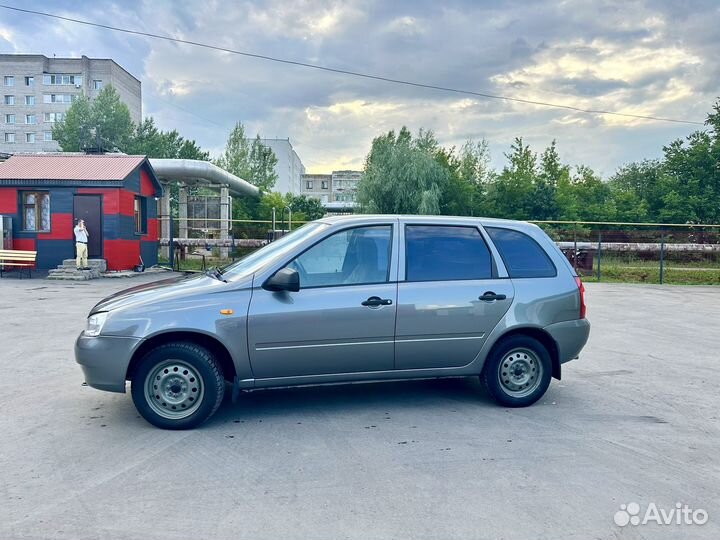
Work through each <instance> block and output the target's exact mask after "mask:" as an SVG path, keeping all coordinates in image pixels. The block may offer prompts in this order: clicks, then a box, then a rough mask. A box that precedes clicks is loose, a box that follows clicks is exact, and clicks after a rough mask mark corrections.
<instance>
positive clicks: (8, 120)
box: [5, 114, 15, 124]
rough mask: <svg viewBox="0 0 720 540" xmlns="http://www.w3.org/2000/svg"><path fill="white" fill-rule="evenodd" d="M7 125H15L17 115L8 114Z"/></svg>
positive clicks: (6, 116) (6, 117)
mask: <svg viewBox="0 0 720 540" xmlns="http://www.w3.org/2000/svg"><path fill="white" fill-rule="evenodd" d="M5 123H6V124H14V123H15V115H14V114H6V115H5Z"/></svg>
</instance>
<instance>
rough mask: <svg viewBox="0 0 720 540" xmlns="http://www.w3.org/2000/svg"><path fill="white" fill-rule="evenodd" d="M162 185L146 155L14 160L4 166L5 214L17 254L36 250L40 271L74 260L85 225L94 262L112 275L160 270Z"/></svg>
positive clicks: (1, 209)
mask: <svg viewBox="0 0 720 540" xmlns="http://www.w3.org/2000/svg"><path fill="white" fill-rule="evenodd" d="M161 196H162V187H161V185H160V182H159V181H158V178H157V176H156V175H155V172H154V171H153V168H152V166H151V165H150V162H149V161H148V159H147V158H146V157H145V156H128V155H122V154H97V155H95V154H92V155H84V154H16V155H13V156H11V157H10V158H9V159H8V160H7V161H5V162H2V163H0V215H4V216H10V217H11V218H12V223H13V226H12V234H13V246H12V248H13V249H18V250H30V251H37V265H36V266H37V268H45V269H49V268H54V267H55V266H57V265H59V264H62V261H63V260H64V259H71V258H74V257H75V239H74V238H75V237H74V233H73V228H74V225H75V221H76V220H77V219H80V218H82V219H84V220H85V224H86V227H87V229H88V231H89V238H88V251H89V257H90V258H91V259H105V260H106V261H107V268H108V270H128V269H132V268H133V267H135V265H137V264H139V263H140V260H141V258H142V261H143V262H144V264H145V265H146V266H152V265H154V264H157V259H158V247H159V238H158V216H157V206H158V205H157V200H158V199H159V198H160V197H161Z"/></svg>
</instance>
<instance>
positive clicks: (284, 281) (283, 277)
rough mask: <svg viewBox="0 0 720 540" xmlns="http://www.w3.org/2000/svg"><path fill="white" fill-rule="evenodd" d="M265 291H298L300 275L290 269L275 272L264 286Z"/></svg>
mask: <svg viewBox="0 0 720 540" xmlns="http://www.w3.org/2000/svg"><path fill="white" fill-rule="evenodd" d="M263 289H265V290H266V291H291V292H297V291H299V290H300V274H298V272H297V270H293V269H292V268H282V269H280V270H278V271H277V272H275V273H274V274H273V275H272V276H271V277H270V278H269V279H268V280H267V281H266V282H265V283H264V284H263Z"/></svg>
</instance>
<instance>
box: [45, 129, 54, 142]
mask: <svg viewBox="0 0 720 540" xmlns="http://www.w3.org/2000/svg"><path fill="white" fill-rule="evenodd" d="M52 140H53V138H52V131H43V141H46V142H47V141H52Z"/></svg>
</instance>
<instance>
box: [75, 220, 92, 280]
mask: <svg viewBox="0 0 720 540" xmlns="http://www.w3.org/2000/svg"><path fill="white" fill-rule="evenodd" d="M73 230H74V232H75V252H76V254H77V257H76V258H75V266H76V267H77V269H78V270H90V267H89V266H88V258H87V257H88V247H87V243H88V231H87V229H86V228H85V221H84V220H82V219H80V220H78V223H77V225H75V229H73Z"/></svg>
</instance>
